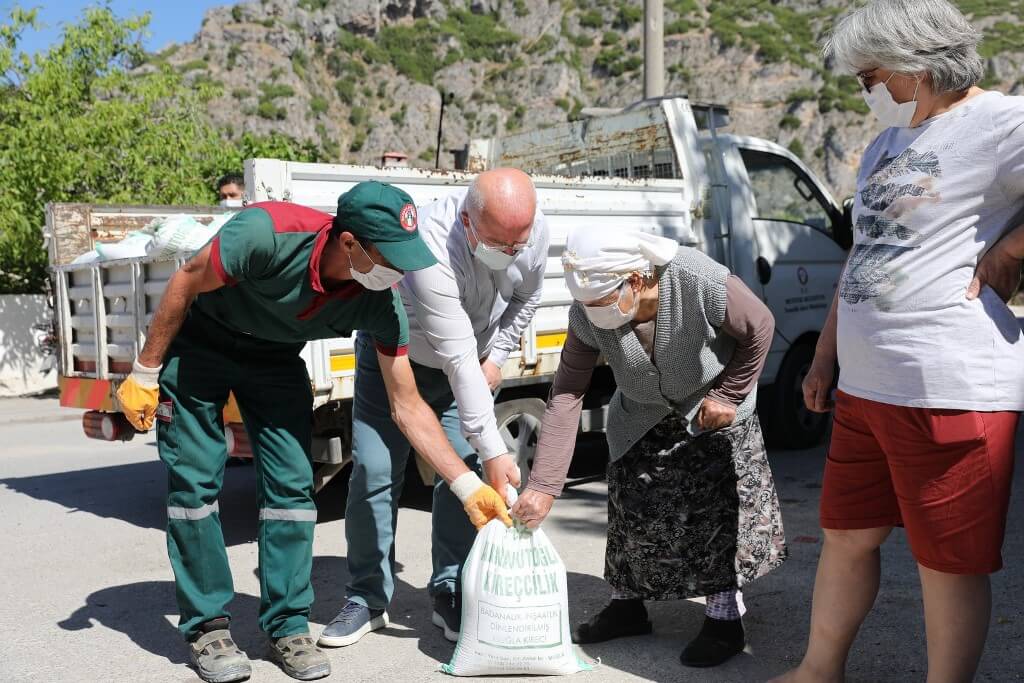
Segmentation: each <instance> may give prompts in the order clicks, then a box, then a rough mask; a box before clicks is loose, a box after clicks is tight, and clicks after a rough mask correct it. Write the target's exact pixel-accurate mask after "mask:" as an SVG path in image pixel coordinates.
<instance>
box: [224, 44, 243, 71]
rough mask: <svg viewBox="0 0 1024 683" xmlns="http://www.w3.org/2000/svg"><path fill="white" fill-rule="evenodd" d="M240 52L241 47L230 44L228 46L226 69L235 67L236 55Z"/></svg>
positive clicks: (229, 69)
mask: <svg viewBox="0 0 1024 683" xmlns="http://www.w3.org/2000/svg"><path fill="white" fill-rule="evenodd" d="M241 53H242V49H241V48H240V47H238V46H237V45H232V46H231V47H229V48H228V61H227V69H228V71H232V70H234V68H235V64H236V63H237V62H238V55H240V54H241Z"/></svg>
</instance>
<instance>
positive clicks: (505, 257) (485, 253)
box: [468, 221, 519, 270]
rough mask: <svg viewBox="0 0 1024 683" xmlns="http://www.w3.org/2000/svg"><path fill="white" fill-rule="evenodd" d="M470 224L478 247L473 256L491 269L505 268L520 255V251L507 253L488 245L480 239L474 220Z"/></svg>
mask: <svg viewBox="0 0 1024 683" xmlns="http://www.w3.org/2000/svg"><path fill="white" fill-rule="evenodd" d="M468 225H469V229H470V230H472V231H473V237H474V238H475V239H476V249H474V250H473V256H475V257H476V258H477V259H479V260H480V263H482V264H484V265H485V266H487V267H488V268H490V269H491V270H505V269H506V268H508V267H509V266H510V265H512V262H513V261H515V260H516V256H519V252H518V251H517V252H516V253H514V254H506V253H505V252H504V251H502V250H501V249H495V248H494V247H489V246H487V245H486V244H484V241H483V240H482V239H480V235H479V234H477V231H476V228H474V227H473V222H472V221H470V222H469V223H468Z"/></svg>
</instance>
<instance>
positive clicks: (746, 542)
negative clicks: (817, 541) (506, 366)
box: [512, 230, 785, 667]
mask: <svg viewBox="0 0 1024 683" xmlns="http://www.w3.org/2000/svg"><path fill="white" fill-rule="evenodd" d="M562 261H563V264H564V266H565V270H566V274H565V277H566V281H567V283H568V286H569V290H570V291H571V293H572V296H573V298H574V299H575V301H576V303H574V304H573V306H572V308H571V309H570V311H569V333H568V337H567V339H566V341H565V347H564V349H563V351H562V356H561V361H560V363H559V367H558V372H557V374H556V376H555V381H554V385H553V389H552V392H551V398H550V400H549V401H548V406H547V411H546V413H545V416H544V421H543V427H542V431H541V437H540V442H539V444H538V447H537V451H536V454H535V460H534V467H533V471H532V473H531V475H530V481H529V484H528V486H527V490H526V491H525V492H524V493H523V495H522V496H521V497H520V498H519V501H518V502H517V503H516V505H515V506H514V507H513V510H512V512H513V514H514V515H516V516H517V517H518V518H519V519H520V520H522V521H524V522H526V523H527V525H528V526H531V527H533V526H536V525H538V524H539V523H540V522H541V521H542V520H543V519H544V518H545V516H546V515H547V514H548V512H549V511H550V509H551V505H552V502H553V499H554V497H555V496H557V495H558V494H559V493H560V492H561V489H562V485H563V482H564V481H565V476H566V471H567V470H568V467H569V461H570V459H571V457H572V452H573V447H574V445H575V441H576V431H577V425H578V424H579V417H580V411H581V409H582V401H583V395H584V393H586V391H587V388H588V386H589V384H590V378H591V375H592V373H593V370H594V366H595V365H596V364H597V359H598V355H599V354H604V358H605V360H606V361H607V363H608V365H609V366H610V367H611V369H612V372H613V374H614V376H615V381H616V385H617V389H616V391H615V394H614V396H612V399H611V402H610V405H609V410H608V422H607V428H606V435H607V438H608V445H609V451H610V455H611V459H612V463H611V465H610V466H609V468H608V545H607V551H606V554H605V578H606V579H607V580H608V583H610V584H611V587H612V589H613V594H612V600H611V603H610V604H609V605H608V606H607V607H605V608H604V609H603V610H602V611H601V612H600V613H599V614H597V615H596V616H595V617H594V618H593V619H592V620H591V621H589V622H588V623H585V624H582V625H580V626H579V627H578V628H577V629H576V631H575V633H574V634H573V638H574V641H575V642H579V643H593V642H599V641H604V640H609V639H611V638H617V637H620V636H628V635H638V634H644V633H650V631H651V623H650V621H648V619H647V611H646V609H645V608H644V603H643V601H644V600H678V599H682V598H690V597H697V596H707V609H706V612H705V614H706V616H705V620H704V625H703V627H702V629H701V631H700V633H699V634H698V635H697V637H696V638H694V639H693V640H692V641H690V643H689V644H688V645H687V646H686V647H685V649H684V650H683V652H682V655H681V657H680V659H681V661H682V663H683V664H684V665H687V666H695V667H709V666H716V665H718V664H720V663H722V662H724V661H725V660H727V659H728V658H730V657H732V656H733V655H734V654H736V653H738V652H740V651H741V650H742V649H743V647H744V644H745V638H744V632H743V626H742V623H741V621H740V616H741V614H742V611H743V606H742V601H741V599H740V594H739V590H738V589H739V588H740V587H741V586H743V585H744V584H745V583H747V582H749V581H752V580H754V579H756V578H758V577H760V576H763V575H765V574H766V573H768V572H769V571H771V570H772V569H775V568H776V567H778V566H779V565H780V564H782V562H783V560H784V558H785V541H784V538H783V530H782V518H781V515H780V512H779V503H778V498H777V496H776V494H775V486H774V482H773V480H772V475H771V470H770V468H769V466H768V460H767V457H766V455H765V450H764V442H763V439H762V437H761V428H760V425H759V423H758V421H757V416H756V415H755V414H754V404H755V402H756V397H755V385H756V383H757V379H758V377H759V375H760V374H761V369H762V368H763V366H764V359H765V356H766V355H767V353H768V348H769V346H770V345H771V340H772V335H773V331H774V321H773V320H772V315H771V313H770V312H769V311H768V309H767V308H766V307H765V306H764V304H763V303H762V302H761V301H760V300H759V299H758V298H757V297H756V296H754V295H753V294H752V293H751V292H750V290H749V289H747V287H746V286H744V285H743V283H742V282H741V281H740V280H739V279H737V278H736V277H733V276H732V275H730V274H729V271H728V270H727V269H726V268H724V267H723V266H721V265H719V264H718V263H715V262H714V261H712V260H711V259H709V258H708V257H706V256H705V255H703V254H701V253H699V252H697V251H695V250H693V249H690V248H687V247H680V246H679V245H678V244H677V243H676V242H674V241H673V240H669V239H665V238H663V237H656V236H652V235H645V234H641V233H614V232H612V231H588V230H576V231H574V232H572V233H571V234H570V235H569V239H568V244H567V247H566V251H565V255H564V256H563V259H562Z"/></svg>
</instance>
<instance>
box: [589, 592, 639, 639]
mask: <svg viewBox="0 0 1024 683" xmlns="http://www.w3.org/2000/svg"><path fill="white" fill-rule="evenodd" d="M650 632H651V622H650V621H648V619H647V609H646V608H645V607H644V601H643V600H639V599H637V600H612V601H611V603H609V604H608V606H607V607H605V608H604V609H603V610H601V611H600V612H598V613H597V614H596V615H594V618H593V619H591V620H590V621H588V622H587V623H585V624H580V625H579V626H577V627H576V630H575V631H574V632H573V634H572V642H574V643H601V642H604V641H606V640H611V639H612V638H623V637H625V636H642V635H646V634H648V633H650Z"/></svg>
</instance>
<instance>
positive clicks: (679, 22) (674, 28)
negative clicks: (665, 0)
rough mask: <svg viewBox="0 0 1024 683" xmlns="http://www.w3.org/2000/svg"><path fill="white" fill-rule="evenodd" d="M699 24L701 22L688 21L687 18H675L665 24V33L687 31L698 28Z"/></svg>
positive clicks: (671, 33)
mask: <svg viewBox="0 0 1024 683" xmlns="http://www.w3.org/2000/svg"><path fill="white" fill-rule="evenodd" d="M700 26H701V24H700V23H699V22H696V21H690V20H689V19H676V20H675V21H673V22H671V23H669V24H666V25H665V35H673V34H676V33H689V32H690V31H692V30H693V29H695V28H700Z"/></svg>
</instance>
